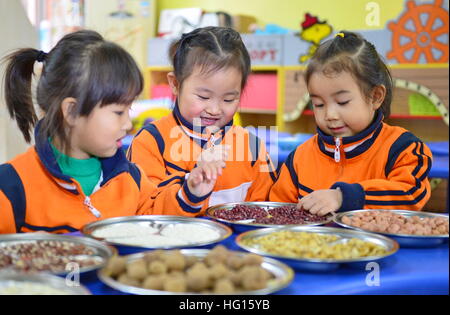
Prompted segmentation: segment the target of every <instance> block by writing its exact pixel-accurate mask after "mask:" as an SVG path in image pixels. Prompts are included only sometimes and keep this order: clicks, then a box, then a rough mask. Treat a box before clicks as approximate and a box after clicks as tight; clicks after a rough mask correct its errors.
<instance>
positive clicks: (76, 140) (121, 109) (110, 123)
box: [70, 104, 132, 159]
mask: <svg viewBox="0 0 450 315" xmlns="http://www.w3.org/2000/svg"><path fill="white" fill-rule="evenodd" d="M130 107H131V105H120V104H110V105H105V106H103V107H100V106H96V107H95V108H94V109H93V110H92V112H91V113H90V114H89V116H87V117H84V116H80V117H76V118H75V119H74V121H73V123H72V124H71V125H72V128H71V148H70V149H71V150H70V156H72V157H74V158H78V159H86V158H89V157H92V156H96V157H102V158H106V157H111V156H113V155H114V154H116V152H117V150H118V149H119V148H120V147H121V146H122V141H121V140H122V139H123V137H125V136H126V134H127V131H128V130H130V129H131V128H132V123H131V119H130V115H129V110H130Z"/></svg>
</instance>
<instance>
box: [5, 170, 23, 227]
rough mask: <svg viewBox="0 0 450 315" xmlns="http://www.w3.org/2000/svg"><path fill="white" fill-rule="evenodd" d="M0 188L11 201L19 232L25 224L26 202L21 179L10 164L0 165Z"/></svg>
mask: <svg viewBox="0 0 450 315" xmlns="http://www.w3.org/2000/svg"><path fill="white" fill-rule="evenodd" d="M0 190H1V191H3V193H4V194H5V196H6V198H8V199H9V201H10V202H11V206H12V209H13V212H14V221H15V225H16V232H17V233H19V232H20V231H21V229H22V227H23V226H24V224H25V216H26V208H27V204H26V198H25V189H24V187H23V183H22V180H21V179H20V176H19V174H17V172H16V170H15V169H14V167H13V166H12V165H11V164H3V165H0Z"/></svg>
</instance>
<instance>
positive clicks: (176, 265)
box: [164, 251, 186, 270]
mask: <svg viewBox="0 0 450 315" xmlns="http://www.w3.org/2000/svg"><path fill="white" fill-rule="evenodd" d="M164 262H165V263H166V265H167V268H168V269H169V270H184V268H185V267H186V260H185V258H184V256H183V255H182V254H181V252H180V251H172V252H167V253H166V254H165V255H164Z"/></svg>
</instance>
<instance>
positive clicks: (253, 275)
mask: <svg viewBox="0 0 450 315" xmlns="http://www.w3.org/2000/svg"><path fill="white" fill-rule="evenodd" d="M243 269H246V270H245V272H242V273H241V277H242V281H241V282H242V287H243V288H244V289H245V290H260V289H264V288H265V287H266V286H267V280H268V274H267V272H266V271H265V270H264V269H262V268H260V267H256V266H248V267H246V268H243Z"/></svg>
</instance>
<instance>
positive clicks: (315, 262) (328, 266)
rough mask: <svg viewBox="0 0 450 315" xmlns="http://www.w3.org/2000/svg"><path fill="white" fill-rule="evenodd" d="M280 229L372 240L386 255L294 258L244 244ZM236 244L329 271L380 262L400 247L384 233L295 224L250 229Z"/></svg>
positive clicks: (296, 264) (290, 262)
mask: <svg viewBox="0 0 450 315" xmlns="http://www.w3.org/2000/svg"><path fill="white" fill-rule="evenodd" d="M279 231H293V232H308V233H317V234H331V235H336V236H338V237H340V238H341V239H342V240H343V241H345V239H351V238H358V239H361V240H363V241H367V242H372V243H375V244H377V245H380V246H383V247H384V248H385V249H386V253H385V255H382V256H369V257H360V258H354V259H309V258H294V257H289V256H283V255H276V254H271V253H269V252H266V251H264V250H262V249H259V248H257V247H251V246H247V245H245V244H243V241H244V240H247V239H252V238H256V237H260V236H265V235H268V234H271V233H273V232H279ZM236 244H237V245H238V246H239V247H241V248H243V249H245V250H247V251H249V252H253V253H255V254H258V255H264V256H270V257H273V258H276V259H279V260H281V261H282V262H284V263H286V264H288V265H289V266H291V267H293V268H296V269H301V270H307V271H315V272H327V271H332V270H336V269H338V268H339V267H341V265H348V266H350V267H355V268H361V267H364V266H365V265H366V264H367V263H368V262H375V261H377V262H380V261H381V260H384V259H385V258H387V257H389V256H391V255H392V254H394V253H395V252H397V251H398V249H399V245H398V243H397V242H396V241H394V240H392V239H390V238H387V237H385V236H382V235H378V234H374V233H367V232H360V231H354V230H348V229H342V228H332V227H323V226H312V227H310V226H294V227H285V228H267V229H259V230H254V231H249V232H245V233H242V234H240V235H238V236H237V237H236Z"/></svg>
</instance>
